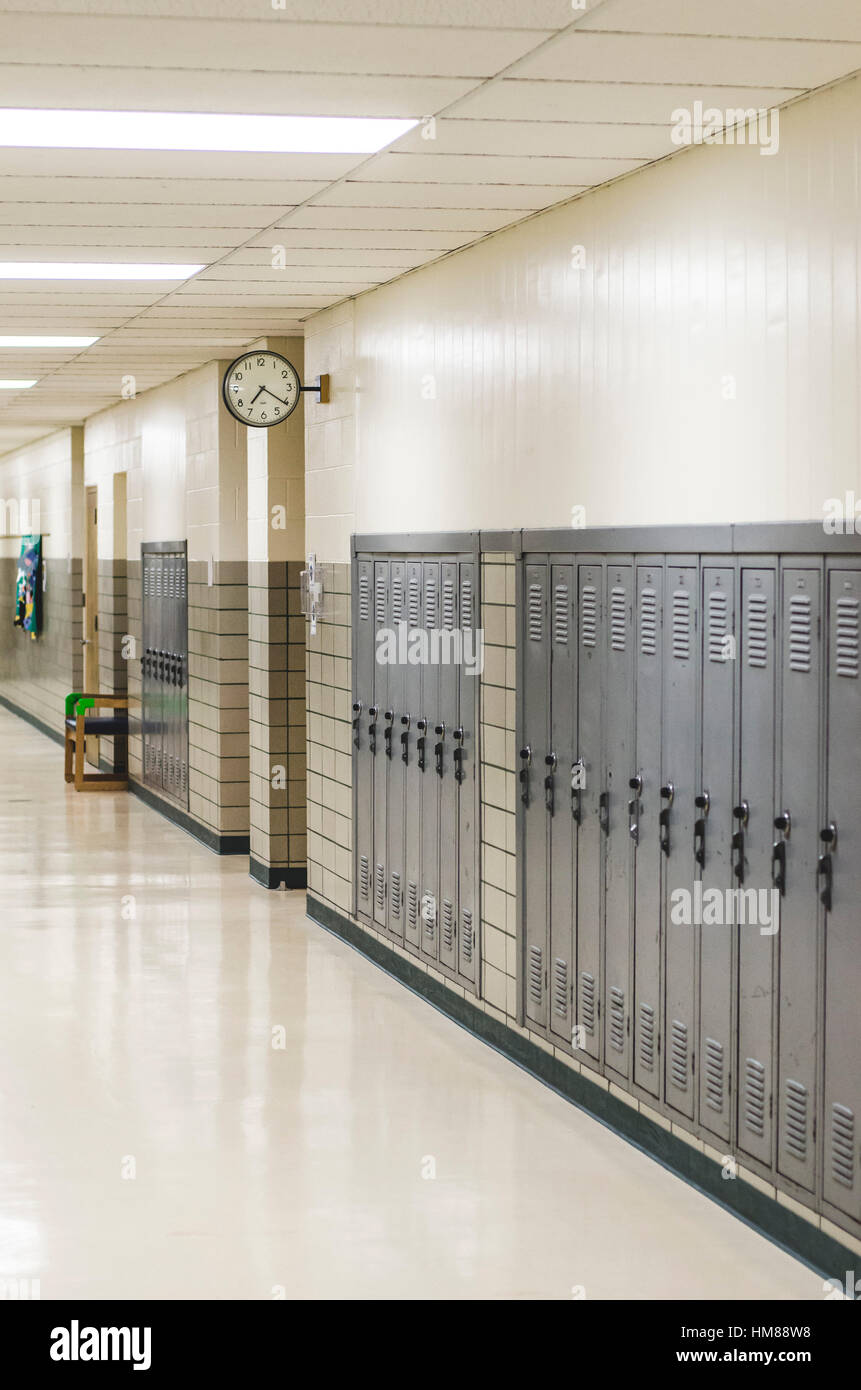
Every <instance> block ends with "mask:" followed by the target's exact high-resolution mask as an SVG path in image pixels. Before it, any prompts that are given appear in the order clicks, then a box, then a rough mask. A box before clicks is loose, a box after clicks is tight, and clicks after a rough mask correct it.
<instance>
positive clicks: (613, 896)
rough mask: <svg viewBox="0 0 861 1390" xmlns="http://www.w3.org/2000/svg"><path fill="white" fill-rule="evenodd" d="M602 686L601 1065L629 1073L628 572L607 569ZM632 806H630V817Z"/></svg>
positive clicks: (629, 568)
mask: <svg viewBox="0 0 861 1390" xmlns="http://www.w3.org/2000/svg"><path fill="white" fill-rule="evenodd" d="M606 611H607V612H608V613H609V615H610V621H609V623H607V625H606V657H605V659H606V669H607V681H606V688H605V692H604V718H605V722H604V760H605V768H606V773H605V787H606V791H607V794H608V804H607V812H606V835H605V850H606V858H605V870H604V881H605V889H604V892H605V900H604V953H605V963H604V1061H605V1064H606V1066H607V1067H608V1068H610V1070H612V1071H614V1072H618V1073H619V1074H620V1075H621V1076H624V1077H627V1076H629V1075H630V1022H629V1017H630V984H629V976H630V967H631V893H632V875H631V870H632V848H633V840H632V838H631V833H630V826H631V820H632V819H633V816H632V817H631V818H630V819H629V815H628V802H629V801H630V799H631V797H632V794H633V793H632V789H631V788H630V786H629V782H630V779H631V778H632V777H633V775H634V773H635V771H636V769H635V767H634V634H633V570H632V566H631V565H630V564H628V563H625V564H617V563H616V562H615V561H608V563H607V610H606ZM635 810H636V806H633V807H632V812H633V811H635Z"/></svg>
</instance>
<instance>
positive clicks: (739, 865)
mask: <svg viewBox="0 0 861 1390" xmlns="http://www.w3.org/2000/svg"><path fill="white" fill-rule="evenodd" d="M736 809H738V808H736ZM732 848H733V853H737V854H738V858H737V859H736V861H735V863H734V864H733V866H732V871H733V873H734V874H735V876H736V878H737V879H738V881H739V883H744V831H743V830H736V831H735V833H734V834H733V837H732Z"/></svg>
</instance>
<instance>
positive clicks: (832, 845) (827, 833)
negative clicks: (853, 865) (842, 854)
mask: <svg viewBox="0 0 861 1390" xmlns="http://www.w3.org/2000/svg"><path fill="white" fill-rule="evenodd" d="M819 838H820V840H821V841H822V843H823V845H828V847H829V849H830V850H831V853H832V854H836V853H837V826H836V824H835V823H834V821H833V820H830V821H829V822H828V824H827V825H826V827H825V829H824V830H820V832H819Z"/></svg>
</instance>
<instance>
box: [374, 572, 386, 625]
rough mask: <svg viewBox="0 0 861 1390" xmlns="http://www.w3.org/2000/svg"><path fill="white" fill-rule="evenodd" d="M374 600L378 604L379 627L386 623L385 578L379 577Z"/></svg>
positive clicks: (377, 618) (376, 613)
mask: <svg viewBox="0 0 861 1390" xmlns="http://www.w3.org/2000/svg"><path fill="white" fill-rule="evenodd" d="M374 602H375V604H376V612H375V616H376V620H377V627H385V625H386V585H385V581H384V580H383V579H378V580H377V583H376V587H375V597H374Z"/></svg>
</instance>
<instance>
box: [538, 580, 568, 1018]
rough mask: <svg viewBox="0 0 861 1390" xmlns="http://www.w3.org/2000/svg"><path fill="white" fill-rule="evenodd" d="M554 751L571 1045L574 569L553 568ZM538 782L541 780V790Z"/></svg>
mask: <svg viewBox="0 0 861 1390" xmlns="http://www.w3.org/2000/svg"><path fill="white" fill-rule="evenodd" d="M550 585H551V594H550V602H551V615H552V617H551V624H550V749H549V752H548V754H547V755H545V756H549V757H550V758H551V760H552V761H551V762H550V763H549V764H548V763H545V765H544V768H543V774H544V779H545V782H546V781H547V779H549V785H544V786H543V787H542V790H543V791H544V801H545V806H546V807H547V808H548V809H547V816H548V823H547V829H548V834H549V845H550V980H549V986H550V1028H551V1030H552V1031H553V1032H554V1033H558V1034H559V1036H560V1037H563V1038H564V1039H565V1041H566V1042H570V1041H571V1029H572V1024H573V1018H572V1012H573V1008H572V1006H573V999H572V981H573V973H574V971H573V966H574V841H575V831H576V823H575V821H574V817H573V816H572V797H571V775H572V774H571V769H572V767H573V765H574V760H575V758H576V752H575V749H574V694H575V673H576V661H577V650H576V641H575V638H576V633H575V628H574V567H573V565H570V564H564V565H562V564H555V565H551V567H550ZM537 786H538V778H537V777H536V790H537Z"/></svg>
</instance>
